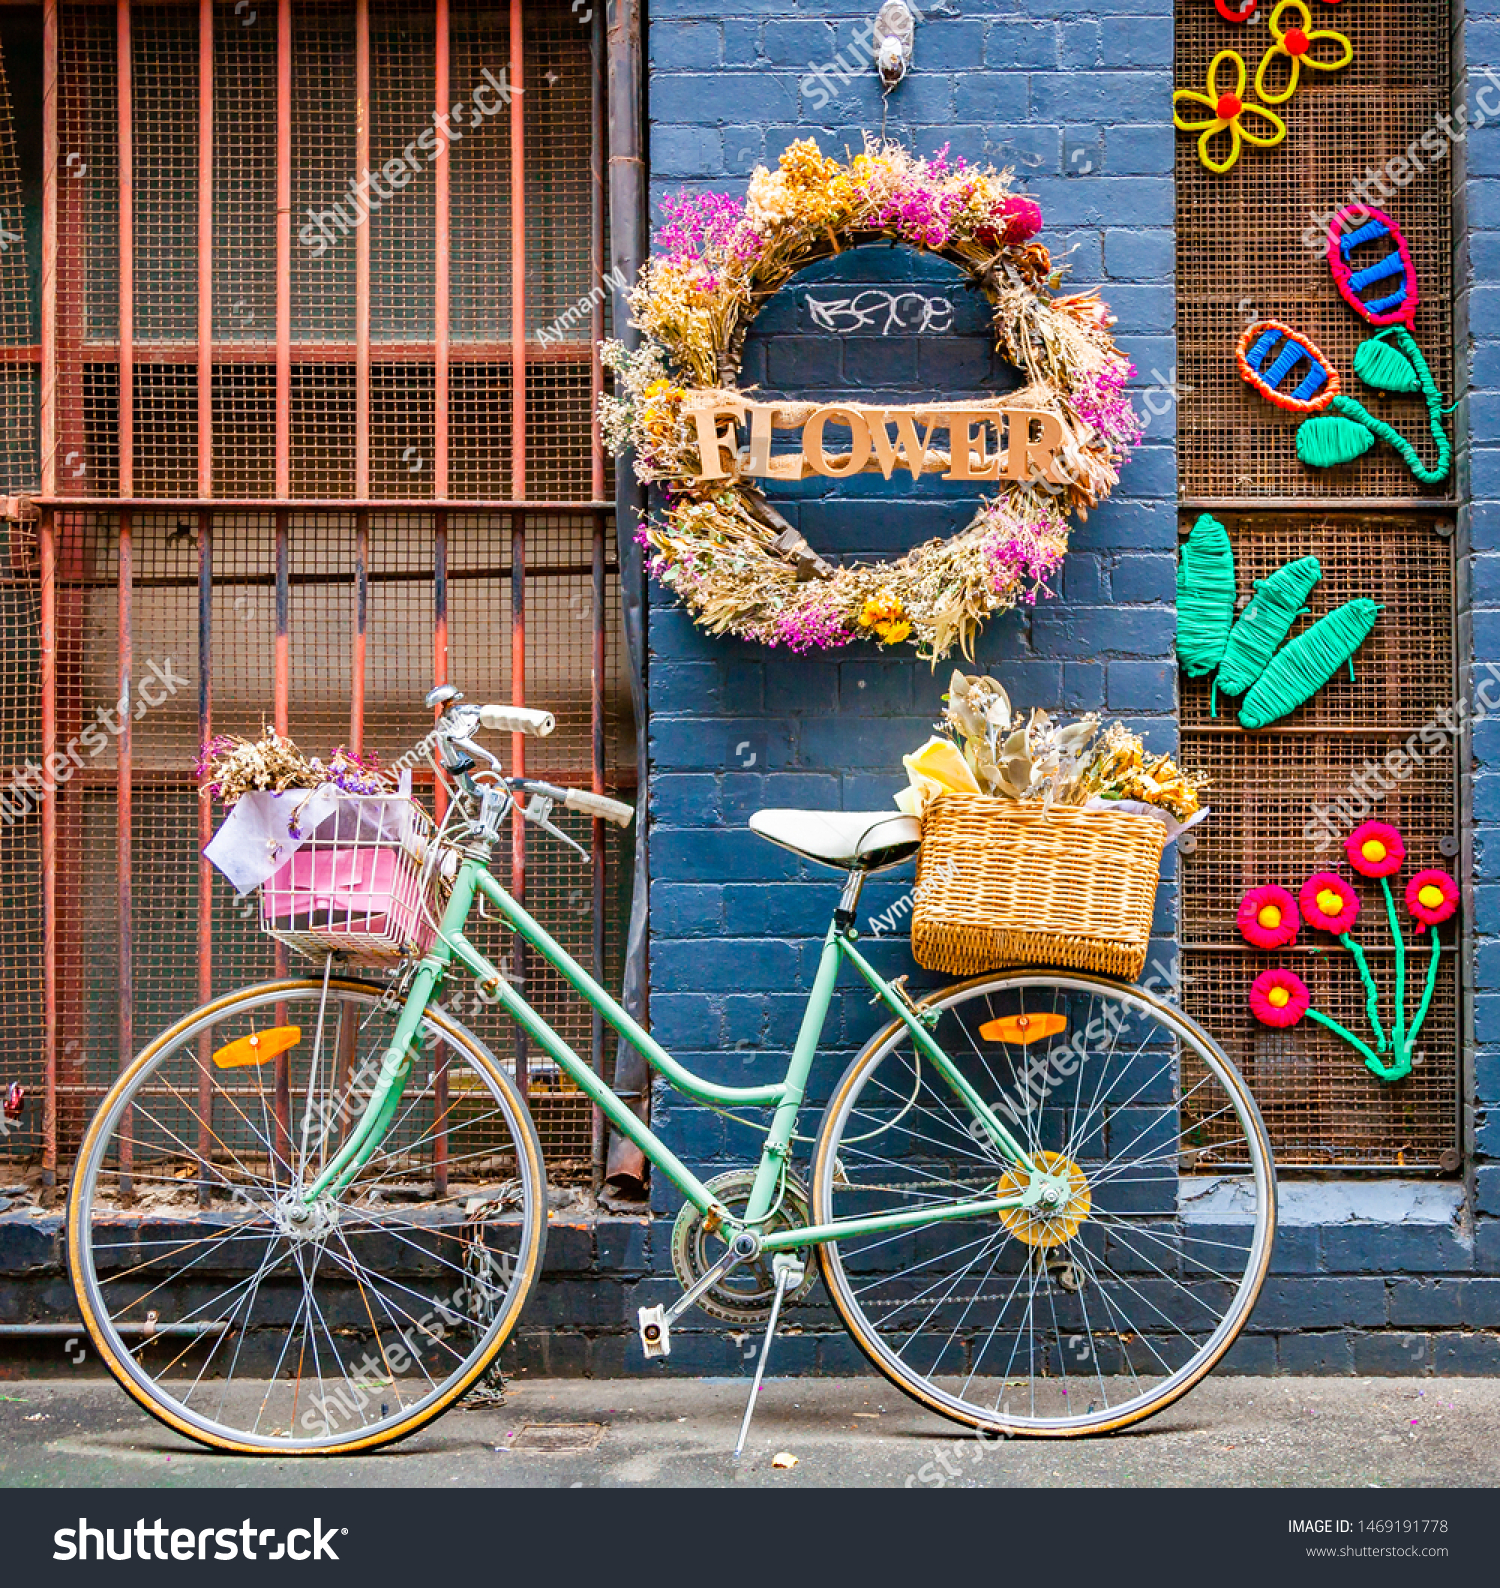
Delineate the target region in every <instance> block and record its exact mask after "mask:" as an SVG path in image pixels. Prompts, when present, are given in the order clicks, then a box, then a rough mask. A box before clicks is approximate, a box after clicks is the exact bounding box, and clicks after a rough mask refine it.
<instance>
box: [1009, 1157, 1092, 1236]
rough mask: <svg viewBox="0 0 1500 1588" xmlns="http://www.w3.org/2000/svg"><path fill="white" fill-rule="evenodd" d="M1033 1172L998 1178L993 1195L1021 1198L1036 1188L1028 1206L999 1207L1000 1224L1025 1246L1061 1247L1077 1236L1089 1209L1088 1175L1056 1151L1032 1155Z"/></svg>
mask: <svg viewBox="0 0 1500 1588" xmlns="http://www.w3.org/2000/svg"><path fill="white" fill-rule="evenodd" d="M1032 1158H1033V1159H1034V1160H1035V1162H1036V1165H1037V1172H1036V1173H1035V1174H1029V1173H1028V1172H1027V1171H1026V1170H1024V1169H1021V1168H1019V1167H1012V1168H1010V1169H1007V1170H1006V1171H1005V1173H1004V1174H1003V1175H1001V1176H1000V1182H999V1184H998V1185H997V1186H996V1187H995V1195H996V1196H1002V1197H1013V1196H1024V1195H1025V1194H1026V1193H1027V1192H1028V1191H1031V1190H1033V1189H1036V1190H1037V1192H1038V1195H1037V1198H1036V1201H1035V1202H1034V1203H1032V1204H1031V1205H1030V1206H1029V1207H1021V1208H1002V1209H1001V1211H1000V1222H1001V1223H1002V1224H1003V1225H1005V1227H1006V1228H1007V1229H1008V1230H1010V1231H1011V1232H1012V1233H1013V1234H1014V1235H1015V1236H1016V1238H1017V1239H1018V1240H1022V1241H1025V1242H1026V1244H1027V1245H1028V1246H1062V1245H1063V1244H1064V1243H1065V1242H1067V1241H1071V1240H1072V1239H1073V1237H1074V1236H1075V1235H1077V1234H1078V1231H1079V1229H1080V1228H1081V1227H1082V1225H1083V1222H1084V1220H1085V1219H1087V1218H1088V1216H1089V1212H1090V1210H1091V1209H1092V1207H1093V1197H1092V1196H1091V1195H1090V1193H1089V1182H1088V1176H1087V1175H1086V1174H1084V1172H1083V1170H1082V1169H1080V1168H1079V1167H1078V1165H1077V1164H1076V1163H1074V1162H1073V1160H1072V1159H1071V1158H1067V1157H1064V1156H1063V1154H1062V1153H1060V1152H1034V1153H1033V1154H1032Z"/></svg>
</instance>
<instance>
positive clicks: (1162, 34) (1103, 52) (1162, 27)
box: [1099, 16, 1172, 69]
mask: <svg viewBox="0 0 1500 1588" xmlns="http://www.w3.org/2000/svg"><path fill="white" fill-rule="evenodd" d="M1099 27H1100V41H1099V43H1100V48H1099V54H1100V60H1101V62H1102V64H1103V65H1105V66H1145V67H1151V68H1153V69H1157V68H1160V66H1161V64H1162V62H1163V61H1170V60H1171V59H1172V25H1171V23H1170V22H1169V21H1168V20H1167V19H1166V18H1165V17H1160V18H1156V19H1152V18H1148V17H1135V16H1130V17H1105V18H1104V19H1103V20H1102V21H1101V23H1100V25H1099Z"/></svg>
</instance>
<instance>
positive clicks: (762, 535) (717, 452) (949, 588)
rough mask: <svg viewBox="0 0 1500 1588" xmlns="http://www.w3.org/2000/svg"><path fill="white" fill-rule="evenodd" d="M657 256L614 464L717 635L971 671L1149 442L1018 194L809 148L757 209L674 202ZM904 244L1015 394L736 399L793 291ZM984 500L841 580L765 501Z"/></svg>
mask: <svg viewBox="0 0 1500 1588" xmlns="http://www.w3.org/2000/svg"><path fill="white" fill-rule="evenodd" d="M662 207H663V209H664V211H665V212H666V214H667V216H668V223H667V225H666V226H665V227H663V228H662V230H661V231H660V232H659V233H658V234H657V238H656V245H657V249H658V252H657V253H656V255H654V256H653V258H652V259H651V260H650V261H648V263H647V264H646V266H645V268H644V269H643V271H642V273H641V279H640V281H639V283H638V284H637V285H636V287H635V288H634V289H633V291H632V292H631V294H630V304H631V309H632V313H633V319H634V322H635V324H636V325H637V326H638V328H639V329H640V331H641V332H642V334H643V340H642V342H641V345H640V346H639V347H638V348H637V349H636V350H635V351H633V352H630V351H627V350H626V349H625V348H624V347H623V346H621V345H620V344H619V343H609V344H606V347H605V350H604V356H605V362H606V364H607V365H608V366H609V368H610V369H611V370H613V371H614V374H615V384H616V390H615V393H614V394H613V395H611V396H606V397H604V398H603V399H602V400H601V403H600V423H601V426H602V429H603V432H604V436H605V439H606V442H607V444H608V445H609V446H610V447H611V449H612V450H613V451H614V452H615V453H617V454H621V453H624V452H627V451H629V452H633V453H634V461H635V470H636V474H637V475H638V477H639V478H641V479H642V480H645V481H648V482H650V483H653V484H655V485H657V486H659V487H660V488H661V492H662V496H663V499H664V508H663V510H662V511H661V512H660V513H659V514H658V515H657V516H655V517H653V518H650V519H648V520H647V522H646V523H645V524H644V525H643V529H642V534H643V538H644V539H645V541H646V542H647V543H648V544H649V546H650V547H651V551H652V558H651V568H652V571H653V573H654V574H655V575H656V576H657V577H658V578H660V579H661V580H662V581H663V583H665V584H668V585H670V586H671V587H672V588H673V589H674V590H675V591H676V592H677V593H678V595H679V596H680V597H681V598H682V600H683V601H684V602H685V603H686V604H687V606H688V607H689V609H690V610H691V611H692V613H693V616H694V618H695V620H696V621H697V622H698V623H699V624H700V625H702V626H703V627H704V628H706V629H708V630H709V631H710V632H712V633H716V634H718V633H731V634H738V635H740V636H741V637H743V638H745V639H749V640H755V641H758V642H760V643H762V644H766V645H788V646H790V647H791V648H792V649H794V650H798V651H805V650H810V649H813V648H816V647H830V646H838V645H846V644H848V643H849V642H850V641H851V640H854V639H859V638H867V639H873V640H875V641H877V642H878V643H880V644H883V645H894V644H899V643H901V642H904V641H910V642H911V643H912V644H914V645H916V646H917V647H918V649H919V651H920V652H921V653H922V654H923V655H925V656H930V657H932V658H933V659H934V660H935V659H936V658H938V657H941V656H944V655H946V654H947V653H948V652H949V651H950V650H952V648H953V647H954V646H955V645H957V646H960V647H961V648H962V649H963V650H964V652H965V653H966V654H969V653H971V650H972V646H973V642H974V639H975V637H976V636H977V634H978V632H979V630H980V628H981V627H982V626H983V624H984V622H985V621H986V619H988V618H989V617H990V616H991V615H992V614H993V613H995V612H1000V611H1004V610H1007V609H1008V608H1010V607H1011V606H1014V605H1015V604H1016V602H1018V601H1022V602H1033V601H1035V600H1036V598H1037V595H1038V593H1039V591H1040V590H1041V589H1042V588H1043V581H1044V580H1045V578H1046V577H1047V575H1048V574H1049V573H1051V572H1052V571H1053V570H1054V569H1055V568H1056V567H1057V566H1058V564H1059V563H1060V562H1061V560H1062V556H1063V552H1064V551H1065V549H1066V547H1067V535H1068V526H1067V517H1068V514H1069V513H1070V512H1077V513H1079V514H1080V516H1082V515H1083V514H1085V513H1086V512H1087V510H1088V509H1089V508H1091V507H1093V506H1095V505H1096V504H1097V503H1098V502H1099V501H1100V500H1102V499H1103V498H1104V497H1105V496H1107V495H1108V494H1109V492H1110V490H1111V489H1112V488H1113V487H1114V486H1115V484H1116V483H1117V482H1118V480H1119V468H1120V465H1121V463H1122V462H1123V461H1124V459H1125V458H1126V456H1128V454H1129V452H1130V451H1131V449H1132V448H1133V447H1134V446H1135V444H1136V442H1137V441H1138V440H1139V439H1140V424H1139V421H1138V420H1137V418H1136V415H1135V413H1134V411H1133V410H1132V408H1131V406H1130V403H1129V400H1128V399H1127V397H1126V396H1125V392H1124V387H1125V383H1126V381H1127V380H1128V379H1129V378H1130V376H1131V375H1133V374H1134V373H1135V372H1134V370H1133V369H1132V367H1131V365H1130V361H1129V360H1128V359H1127V358H1126V357H1125V356H1124V354H1122V353H1121V352H1120V351H1119V349H1118V348H1116V347H1115V345H1114V343H1113V341H1112V340H1111V338H1110V336H1109V330H1108V327H1109V326H1110V325H1112V324H1113V323H1114V322H1113V320H1112V319H1111V317H1110V315H1109V311H1108V310H1107V309H1106V307H1105V306H1104V305H1103V304H1102V303H1101V302H1099V300H1098V299H1097V298H1096V297H1094V296H1093V295H1092V294H1074V295H1071V296H1055V295H1054V290H1053V289H1054V288H1055V287H1056V285H1057V282H1058V278H1059V273H1058V272H1056V271H1054V269H1053V267H1052V262H1051V259H1050V257H1049V256H1048V253H1047V250H1046V249H1045V248H1044V247H1042V245H1041V244H1040V243H1036V242H1034V241H1033V240H1032V239H1033V238H1034V237H1035V235H1036V233H1037V232H1038V231H1039V230H1040V228H1041V212H1040V210H1039V209H1038V208H1037V206H1036V204H1035V202H1034V201H1032V200H1031V199H1028V198H1025V197H1023V196H1021V195H1018V194H1014V193H1012V192H1011V191H1010V185H1009V174H1008V173H1003V172H998V171H995V170H994V169H993V168H991V167H988V166H984V167H974V166H968V165H965V163H964V162H963V161H962V160H959V161H956V162H953V163H950V162H949V161H948V158H947V153H946V151H943V152H941V153H939V154H938V155H936V156H934V157H933V158H931V159H919V158H918V157H916V156H915V155H913V154H911V153H909V152H908V151H907V150H905V149H902V148H899V147H897V146H895V145H891V144H879V143H869V144H867V145H866V147H865V149H864V150H863V152H862V153H860V154H858V155H856V156H854V157H853V158H852V159H851V160H848V161H847V162H841V161H838V160H834V159H830V158H828V157H826V156H824V155H823V154H821V153H820V152H819V151H818V148H817V146H816V144H814V143H813V142H812V140H810V139H807V140H802V141H799V142H796V143H793V144H792V145H791V147H790V148H788V149H787V150H786V152H785V153H784V154H783V155H782V156H781V159H780V161H779V163H778V166H777V169H776V170H775V171H768V170H766V169H765V168H764V167H760V168H757V170H756V171H755V173H754V175H753V176H752V177H751V180H750V191H749V195H748V199H747V201H746V202H745V203H744V204H740V203H738V202H737V201H735V200H734V199H732V198H729V197H726V196H725V195H723V194H695V195H682V196H680V197H678V198H676V199H669V200H667V201H665V202H664V203H663V206H662ZM874 242H885V243H895V242H899V243H903V244H906V245H907V246H909V247H913V248H917V249H920V250H922V251H924V252H927V253H932V254H937V255H940V256H942V257H943V258H945V259H948V260H950V261H952V262H953V263H954V264H956V265H957V266H958V267H959V268H960V269H961V270H963V272H964V273H965V274H966V276H967V277H968V278H969V280H970V282H971V283H972V285H973V286H974V287H975V288H976V289H977V290H979V291H980V292H982V293H983V294H984V296H985V299H986V301H987V302H988V303H989V304H990V306H991V308H992V310H993V328H994V334H995V345H996V348H997V350H998V351H999V352H1000V353H1001V354H1002V356H1003V357H1005V358H1006V359H1007V360H1008V361H1009V362H1010V363H1011V364H1012V365H1014V366H1015V368H1016V369H1017V370H1018V371H1019V372H1020V373H1021V376H1022V381H1023V384H1022V386H1021V387H1020V389H1019V390H1017V391H1015V392H1012V393H1009V394H1007V396H1005V397H1004V398H985V399H982V400H977V401H972V402H938V401H934V402H929V403H914V404H908V405H892V404H884V405H882V404H872V403H864V402H857V401H849V402H841V403H833V404H828V403H812V402H805V403H804V402H795V401H788V400H786V399H781V400H778V401H776V402H770V401H763V400H760V399H758V398H757V397H756V396H755V394H754V393H753V392H749V391H743V390H741V389H740V388H739V385H738V378H739V370H740V361H741V357H742V354H743V350H744V344H745V336H746V333H747V331H748V330H749V327H750V325H751V323H752V322H753V321H754V318H755V315H756V313H757V312H758V311H759V309H760V308H761V306H762V305H763V304H764V303H765V302H766V301H767V300H768V299H769V298H770V297H772V296H773V295H774V294H775V293H776V292H777V291H778V290H779V289H780V288H781V287H783V286H785V285H786V283H787V282H788V281H790V280H791V279H792V277H793V276H794V275H796V273H797V272H798V271H799V270H802V269H803V268H805V267H806V266H807V265H809V264H812V263H813V262H814V261H816V260H818V259H823V258H827V257H829V256H830V255H832V254H836V253H840V252H842V251H843V250H844V249H845V248H849V247H858V246H860V245H862V244H868V243H874ZM898 471H905V472H907V473H909V474H910V476H911V478H912V479H917V478H920V477H921V476H924V475H933V474H935V475H939V476H941V477H942V478H943V479H948V480H958V481H964V482H973V483H974V484H976V485H982V484H985V483H989V484H991V485H992V486H993V487H994V491H993V494H988V495H986V496H985V497H984V499H982V500H981V502H980V504H979V506H978V510H977V512H976V513H975V515H974V517H973V519H972V520H971V521H970V523H969V524H968V525H967V526H966V527H965V528H964V529H963V530H961V531H960V532H959V533H958V534H957V535H954V536H952V537H950V538H949V539H947V540H935V541H929V542H928V543H926V544H925V545H921V546H917V547H914V548H913V549H912V550H911V551H909V552H908V553H907V554H906V555H905V556H903V557H901V558H899V559H897V560H895V561H892V562H853V563H846V564H844V565H843V566H839V567H835V566H834V565H833V564H831V563H830V562H828V561H827V560H826V559H825V558H824V557H822V556H821V555H820V554H819V553H818V551H817V550H816V549H815V548H813V547H812V546H810V545H809V544H808V542H807V540H806V539H805V538H804V537H803V535H802V534H801V533H799V531H798V530H797V529H795V528H794V527H793V526H792V525H790V524H789V523H787V521H786V520H785V519H784V518H783V517H782V516H781V515H780V514H779V513H778V512H777V511H776V510H775V508H774V507H773V506H772V505H771V504H770V503H769V502H768V501H767V500H766V497H765V494H764V491H763V490H762V488H761V483H760V482H763V481H765V480H773V481H796V480H801V479H805V478H808V477H809V476H813V475H819V476H823V477H825V478H829V479H846V478H851V477H853V476H855V475H860V474H868V473H879V474H881V475H882V476H883V477H884V478H885V479H887V480H891V479H894V478H895V477H896V475H897V473H898Z"/></svg>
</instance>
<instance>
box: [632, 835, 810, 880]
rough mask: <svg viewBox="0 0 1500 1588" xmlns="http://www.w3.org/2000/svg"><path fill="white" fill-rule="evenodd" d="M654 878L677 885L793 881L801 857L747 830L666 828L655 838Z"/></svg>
mask: <svg viewBox="0 0 1500 1588" xmlns="http://www.w3.org/2000/svg"><path fill="white" fill-rule="evenodd" d="M651 866H652V872H653V875H655V876H658V877H670V878H672V880H673V881H676V882H698V881H704V882H744V881H753V880H762V881H773V882H775V881H781V882H789V881H791V879H792V878H794V877H795V876H796V875H797V858H796V856H795V855H793V854H792V853H791V852H790V851H789V850H786V849H780V848H778V847H777V846H776V845H775V844H768V843H767V842H766V841H765V840H764V839H763V838H757V837H756V836H755V834H754V833H752V832H749V831H747V830H745V829H735V828H730V829H727V830H725V831H722V832H721V831H715V830H714V829H712V828H696V829H695V828H671V827H668V828H663V829H661V830H659V831H657V832H655V833H653V834H652V837H651Z"/></svg>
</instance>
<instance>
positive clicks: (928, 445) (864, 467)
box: [683, 392, 1065, 484]
mask: <svg viewBox="0 0 1500 1588" xmlns="http://www.w3.org/2000/svg"><path fill="white" fill-rule="evenodd" d="M683 406H684V409H685V411H686V412H687V413H688V414H689V415H690V416H691V418H692V420H693V426H694V433H695V435H696V438H697V443H698V473H697V475H696V478H698V479H700V480H723V479H730V478H734V477H735V476H744V475H750V476H753V477H758V478H762V479H768V480H803V479H806V478H807V477H808V476H809V475H812V474H821V475H823V476H825V477H826V478H828V479H832V480H845V479H848V478H849V477H850V476H851V475H855V474H863V473H870V472H874V471H878V472H879V473H881V474H883V475H884V476H885V477H886V479H890V478H891V475H892V474H893V473H894V472H895V471H896V470H897V469H898V468H904V469H906V470H908V471H909V472H910V474H911V477H912V478H913V479H918V478H920V477H921V475H923V474H924V473H938V474H941V475H942V477H943V478H944V479H945V480H1002V479H1005V480H1052V481H1054V482H1055V483H1058V484H1062V483H1064V482H1065V477H1064V473H1063V470H1062V467H1061V464H1060V459H1061V456H1062V448H1063V442H1064V439H1065V438H1064V435H1063V427H1062V421H1061V420H1060V419H1058V418H1057V416H1056V415H1055V414H1050V413H1046V412H1044V411H1042V410H1040V409H1035V408H1005V407H1002V406H1001V405H1000V404H998V403H990V404H981V405H974V406H960V405H959V404H956V403H938V404H934V405H929V406H925V407H875V406H872V405H867V404H864V403H825V404H814V403H791V404H788V403H762V402H753V401H751V400H749V399H747V398H726V397H725V395H724V394H723V393H722V392H707V393H703V394H696V393H695V394H693V395H691V396H689V397H688V398H687V399H686V401H685V402H684V404H683ZM747 424H748V441H747V446H746V448H745V449H744V451H743V453H742V449H741V444H740V434H739V432H740V427H741V426H745V425H747ZM919 426H920V427H921V429H922V434H921V436H920V437H919V436H918V434H917V429H918V427H919ZM830 427H836V428H838V429H842V430H846V431H847V432H848V435H849V439H848V441H847V443H846V444H845V445H844V447H843V448H842V450H837V449H835V444H834V443H833V442H831V441H830V440H829V435H828V432H829V429H830ZM778 430H799V431H800V432H801V436H802V445H801V447H800V449H799V450H798V451H796V452H791V453H787V452H783V453H773V452H772V450H771V448H772V440H773V436H774V433H775V432H776V431H778ZM939 432H941V433H943V434H944V435H945V436H946V439H947V446H946V447H945V448H934V446H933V441H934V438H935V436H936V434H937V433H939Z"/></svg>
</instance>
